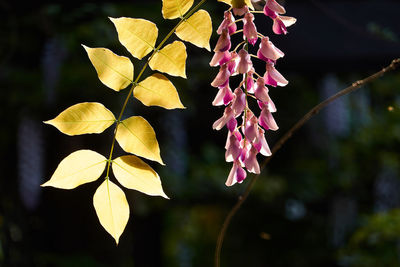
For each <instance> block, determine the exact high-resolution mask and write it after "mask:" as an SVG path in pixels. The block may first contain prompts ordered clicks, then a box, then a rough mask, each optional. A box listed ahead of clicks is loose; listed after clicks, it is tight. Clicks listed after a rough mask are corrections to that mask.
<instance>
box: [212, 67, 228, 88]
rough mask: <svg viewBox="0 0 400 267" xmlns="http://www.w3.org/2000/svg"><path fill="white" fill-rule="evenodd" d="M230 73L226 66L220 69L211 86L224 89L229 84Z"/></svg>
mask: <svg viewBox="0 0 400 267" xmlns="http://www.w3.org/2000/svg"><path fill="white" fill-rule="evenodd" d="M230 75H231V74H230V72H229V70H228V67H227V64H224V65H222V66H221V67H220V69H219V72H218V74H217V76H216V77H215V79H214V80H213V81H212V83H211V86H213V87H225V86H226V85H227V84H228V83H229V76H230Z"/></svg>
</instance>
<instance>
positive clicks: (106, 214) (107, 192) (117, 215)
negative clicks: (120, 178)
mask: <svg viewBox="0 0 400 267" xmlns="http://www.w3.org/2000/svg"><path fill="white" fill-rule="evenodd" d="M93 206H94V209H95V210H96V214H97V217H98V218H99V221H100V224H101V225H102V226H103V227H104V229H106V231H107V232H108V233H109V234H110V235H111V236H112V237H113V238H114V239H115V242H116V243H117V244H118V241H119V237H120V236H121V235H122V233H123V232H124V229H125V226H126V224H127V223H128V219H129V204H128V201H127V200H126V197H125V193H124V191H122V190H121V188H119V187H118V186H117V185H116V184H114V183H113V182H111V181H110V180H109V179H106V180H105V181H104V182H103V183H102V184H101V185H100V186H99V187H98V188H97V190H96V192H95V193H94V196H93Z"/></svg>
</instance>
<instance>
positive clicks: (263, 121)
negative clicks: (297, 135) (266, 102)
mask: <svg viewBox="0 0 400 267" xmlns="http://www.w3.org/2000/svg"><path fill="white" fill-rule="evenodd" d="M258 123H259V124H260V125H261V126H262V127H263V128H264V129H265V130H272V131H276V130H278V129H279V127H278V125H277V124H276V122H275V119H274V117H273V116H272V113H271V112H270V111H269V110H268V109H266V108H264V109H263V110H261V114H260V116H259V117H258Z"/></svg>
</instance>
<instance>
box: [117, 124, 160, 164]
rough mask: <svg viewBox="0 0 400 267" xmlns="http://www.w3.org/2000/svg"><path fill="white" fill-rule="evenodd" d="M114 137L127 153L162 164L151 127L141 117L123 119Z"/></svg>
mask: <svg viewBox="0 0 400 267" xmlns="http://www.w3.org/2000/svg"><path fill="white" fill-rule="evenodd" d="M116 139H117V141H118V143H119V145H120V146H121V147H122V149H123V150H125V151H126V152H128V153H132V154H135V155H137V156H140V157H143V158H146V159H149V160H154V161H157V162H159V163H160V164H162V165H164V163H163V161H162V159H161V156H160V148H159V146H158V142H157V139H156V133H155V132H154V130H153V127H151V125H150V124H149V123H148V122H147V121H146V120H145V119H144V118H142V117H140V116H133V117H130V118H128V119H126V120H123V121H122V122H121V123H120V124H119V125H118V129H117V134H116Z"/></svg>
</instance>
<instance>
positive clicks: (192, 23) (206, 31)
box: [175, 10, 212, 51]
mask: <svg viewBox="0 0 400 267" xmlns="http://www.w3.org/2000/svg"><path fill="white" fill-rule="evenodd" d="M175 33H176V35H177V36H178V37H179V38H181V39H182V40H184V41H186V42H191V43H192V44H194V45H196V46H198V47H204V48H206V49H207V50H208V51H210V37H211V33H212V24H211V17H210V15H209V14H208V12H207V11H205V10H199V11H197V12H196V13H194V14H193V15H192V16H190V18H188V19H187V20H185V21H183V22H182V24H181V25H179V27H178V28H177V29H176V31H175Z"/></svg>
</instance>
